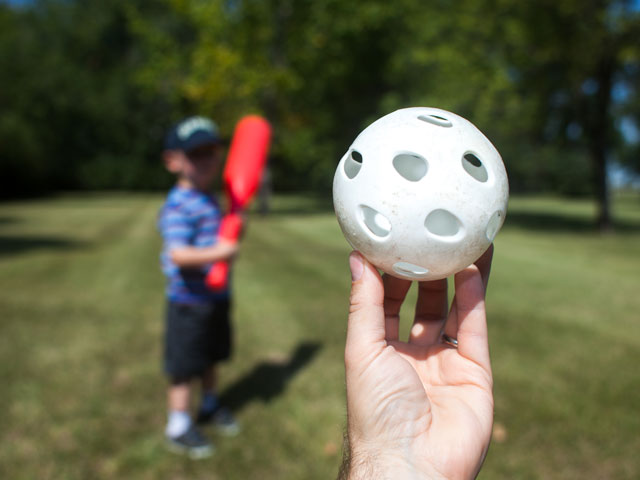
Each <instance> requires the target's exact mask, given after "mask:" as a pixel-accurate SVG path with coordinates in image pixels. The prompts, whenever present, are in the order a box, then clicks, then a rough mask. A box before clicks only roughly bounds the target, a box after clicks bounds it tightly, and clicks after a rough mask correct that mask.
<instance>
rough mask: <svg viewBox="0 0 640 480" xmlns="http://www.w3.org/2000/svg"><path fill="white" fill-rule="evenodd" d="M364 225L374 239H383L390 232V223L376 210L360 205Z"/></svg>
mask: <svg viewBox="0 0 640 480" xmlns="http://www.w3.org/2000/svg"><path fill="white" fill-rule="evenodd" d="M360 211H361V213H362V221H363V222H364V225H365V226H366V227H367V228H368V229H369V231H370V232H371V233H373V234H374V235H375V236H376V237H380V238H384V237H386V236H387V235H389V233H390V232H391V222H390V221H389V220H388V219H387V217H385V216H384V215H382V214H381V213H380V212H378V211H377V210H374V209H373V208H371V207H367V206H366V205H360Z"/></svg>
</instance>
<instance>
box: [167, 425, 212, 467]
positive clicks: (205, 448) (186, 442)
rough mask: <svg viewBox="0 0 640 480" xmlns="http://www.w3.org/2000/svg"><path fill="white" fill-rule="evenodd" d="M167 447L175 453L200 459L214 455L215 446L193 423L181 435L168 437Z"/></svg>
mask: <svg viewBox="0 0 640 480" xmlns="http://www.w3.org/2000/svg"><path fill="white" fill-rule="evenodd" d="M167 447H168V448H169V450H171V451H172V452H174V453H180V454H183V455H187V456H188V457H189V458H192V459H194V460H198V459H200V458H207V457H210V456H211V455H213V452H214V448H213V445H212V444H211V442H209V440H207V439H206V438H205V437H204V436H203V435H202V434H201V433H200V432H199V431H198V430H197V429H196V428H195V427H194V426H193V425H192V426H191V427H189V430H187V431H186V432H184V433H183V434H182V435H180V436H179V437H175V438H173V437H167Z"/></svg>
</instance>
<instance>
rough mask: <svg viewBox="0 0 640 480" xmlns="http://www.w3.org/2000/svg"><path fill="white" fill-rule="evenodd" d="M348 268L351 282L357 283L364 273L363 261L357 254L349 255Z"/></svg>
mask: <svg viewBox="0 0 640 480" xmlns="http://www.w3.org/2000/svg"><path fill="white" fill-rule="evenodd" d="M349 268H350V269H351V281H352V282H357V281H358V280H360V277H361V276H362V272H364V259H363V258H362V255H360V254H359V253H358V252H351V254H350V255H349Z"/></svg>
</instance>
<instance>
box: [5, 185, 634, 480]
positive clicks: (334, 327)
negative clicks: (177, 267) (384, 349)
mask: <svg viewBox="0 0 640 480" xmlns="http://www.w3.org/2000/svg"><path fill="white" fill-rule="evenodd" d="M160 202H161V197H160V196H150V195H120V194H114V195H102V194H101V195H69V196H63V197H60V198H56V199H52V200H38V201H29V202H15V203H6V204H2V205H0V309H1V312H2V317H1V318H0V329H1V330H0V379H1V380H2V386H3V387H2V390H1V392H2V394H1V395H0V442H1V444H2V449H0V478H11V479H22V478H24V479H30V478H39V479H46V478H65V479H67V478H68V479H85V478H107V479H110V478H113V479H116V478H117V479H121V478H149V479H158V478H171V479H181V478H185V479H186V478H189V479H204V478H209V479H236V478H237V479H260V480H262V479H267V480H268V479H289V478H291V479H301V478H305V479H306V478H308V479H316V478H317V479H326V478H333V477H335V475H336V472H337V469H338V465H339V463H340V448H341V441H342V430H343V426H344V415H345V411H344V378H343V375H344V373H343V364H342V354H343V345H344V333H345V323H346V319H345V314H346V311H347V296H348V287H349V278H348V270H347V262H346V258H347V254H348V252H349V248H348V245H347V243H346V242H345V241H344V239H343V238H342V235H341V234H340V231H339V228H338V226H337V223H336V221H335V218H334V215H333V213H332V211H331V210H330V203H329V204H327V202H326V199H324V200H318V199H314V198H311V197H293V196H290V197H278V198H276V199H275V201H274V208H273V213H272V214H271V215H270V216H267V217H261V216H259V215H257V214H253V215H252V216H251V221H250V224H249V228H248V230H247V235H246V238H245V241H244V245H243V251H242V254H241V256H240V257H239V258H238V260H237V264H236V268H235V272H234V273H235V275H234V279H233V283H234V288H235V304H234V317H235V327H236V328H235V333H236V350H235V354H234V358H233V360H232V361H231V362H230V363H229V364H228V365H225V366H224V368H223V370H222V374H223V376H222V393H223V396H224V398H225V399H226V400H227V401H228V402H229V403H230V404H231V405H232V406H234V407H235V409H236V413H237V416H238V418H239V420H240V421H241V422H242V424H243V433H242V434H241V435H240V436H238V437H236V438H232V439H227V438H220V437H218V436H216V435H215V434H213V432H209V433H210V434H211V436H212V438H213V440H214V441H215V443H216V446H217V448H218V451H217V453H216V455H215V456H214V457H213V458H211V459H209V460H205V461H199V462H193V461H188V460H186V459H183V458H181V457H176V456H174V455H172V454H169V453H167V452H166V451H165V449H164V447H163V437H162V429H163V426H164V421H165V402H164V394H165V382H164V378H163V376H162V371H161V362H160V360H161V338H162V329H163V317H162V315H163V296H162V289H163V278H162V276H161V274H160V272H159V268H158V258H157V257H158V249H159V246H160V241H159V238H158V235H157V232H156V231H155V215H156V212H157V209H158V207H159V205H160ZM614 211H615V212H616V218H617V222H618V226H619V228H618V232H617V233H615V234H609V235H600V234H599V233H597V232H595V231H594V230H593V229H592V228H591V221H592V218H593V215H594V209H593V207H592V205H591V203H589V202H586V201H581V200H575V201H565V200H559V199H556V198H550V197H543V198H514V199H512V200H511V202H510V210H509V215H508V217H507V224H506V226H505V228H504V229H503V231H502V232H501V233H500V234H499V235H498V237H497V239H496V254H495V260H494V266H493V272H492V278H491V283H490V289H489V295H488V309H489V324H490V327H489V328H490V337H491V349H492V362H493V368H494V374H495V400H496V425H497V426H498V428H497V431H496V439H495V441H494V442H493V444H492V447H491V450H490V452H489V456H488V458H487V462H486V464H485V467H484V469H483V472H482V478H487V479H489V478H558V479H560V478H562V479H564V478H594V479H599V478H637V477H638V476H640V458H638V455H637V452H638V451H640V437H639V436H638V434H637V432H638V431H640V408H639V407H638V392H639V391H640V376H638V374H637V372H636V369H637V367H636V365H638V364H639V363H640V322H639V321H638V320H639V319H640V314H639V313H638V312H640V295H638V292H640V275H639V274H638V271H639V269H640V199H638V198H637V197H634V196H625V197H623V198H619V199H618V200H617V202H616V205H615V210H614ZM412 298H413V297H412ZM403 313H406V314H410V307H409V308H404V309H403ZM405 331H406V328H405Z"/></svg>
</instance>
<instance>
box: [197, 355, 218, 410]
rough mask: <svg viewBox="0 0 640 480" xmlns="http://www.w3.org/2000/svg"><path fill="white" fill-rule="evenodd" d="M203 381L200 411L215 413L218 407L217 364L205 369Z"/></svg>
mask: <svg viewBox="0 0 640 480" xmlns="http://www.w3.org/2000/svg"><path fill="white" fill-rule="evenodd" d="M201 381H202V403H201V404H200V412H202V413H213V411H214V410H215V409H216V408H217V407H218V369H217V368H216V365H215V364H214V365H211V366H210V367H209V368H207V369H206V370H205V371H204V373H203V374H202V377H201Z"/></svg>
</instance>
